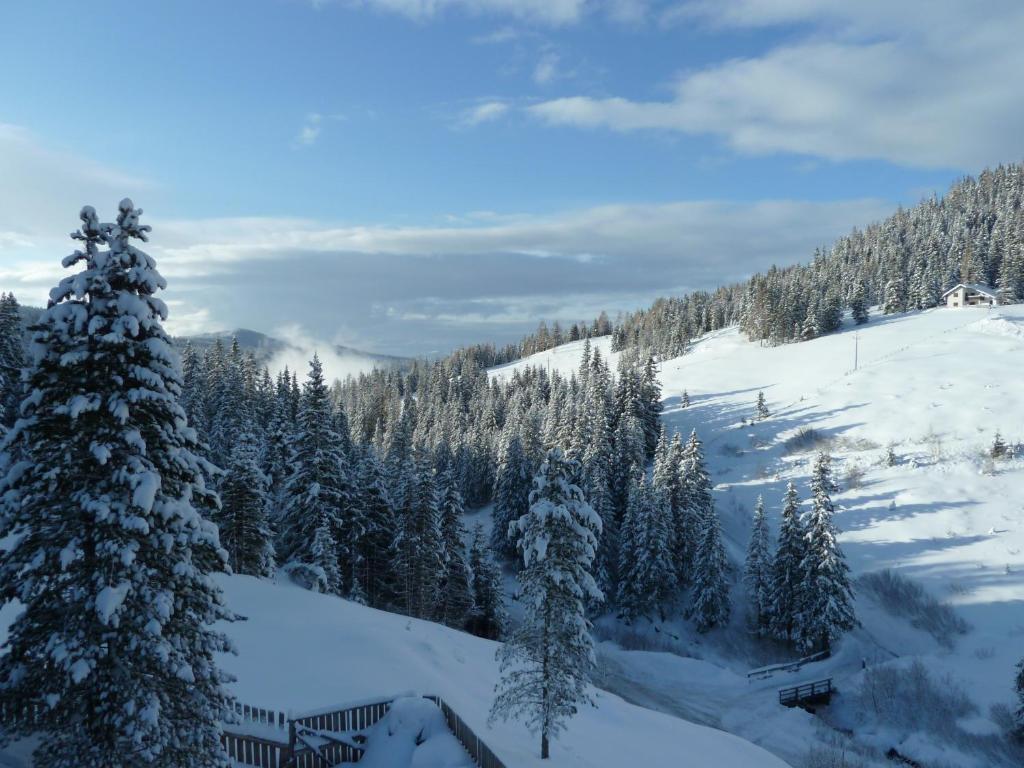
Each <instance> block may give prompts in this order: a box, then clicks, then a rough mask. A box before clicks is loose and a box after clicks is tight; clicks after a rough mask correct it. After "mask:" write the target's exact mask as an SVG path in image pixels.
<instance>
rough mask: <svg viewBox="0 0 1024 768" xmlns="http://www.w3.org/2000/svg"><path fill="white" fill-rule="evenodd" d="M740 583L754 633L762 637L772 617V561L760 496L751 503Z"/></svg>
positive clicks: (762, 502)
mask: <svg viewBox="0 0 1024 768" xmlns="http://www.w3.org/2000/svg"><path fill="white" fill-rule="evenodd" d="M743 582H744V584H745V585H746V587H747V599H748V600H749V601H750V620H751V624H752V625H753V627H754V631H756V632H757V634H759V635H765V634H767V632H768V631H769V624H770V617H771V585H772V562H771V554H770V552H769V542H768V519H767V517H766V516H765V513H764V499H762V498H761V497H760V496H758V497H757V502H756V503H755V504H754V521H753V525H752V526H751V530H750V544H749V545H748V546H747V562H746V569H745V570H744V573H743Z"/></svg>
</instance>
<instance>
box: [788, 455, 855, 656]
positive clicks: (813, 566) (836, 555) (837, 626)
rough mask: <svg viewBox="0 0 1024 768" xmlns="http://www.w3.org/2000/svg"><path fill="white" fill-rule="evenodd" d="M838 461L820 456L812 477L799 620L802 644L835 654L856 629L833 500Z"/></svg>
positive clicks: (805, 647) (805, 533) (806, 648)
mask: <svg viewBox="0 0 1024 768" xmlns="http://www.w3.org/2000/svg"><path fill="white" fill-rule="evenodd" d="M831 463H832V459H831V457H830V456H829V455H828V454H827V453H825V452H822V453H819V454H818V458H817V459H816V460H815V462H814V474H813V475H812V476H811V494H812V499H811V501H812V506H811V511H810V513H809V514H808V515H807V519H806V520H805V522H804V539H805V547H806V549H805V552H804V556H803V560H802V562H801V564H800V570H801V571H802V573H803V597H802V601H801V605H800V610H799V613H798V615H797V626H798V633H797V641H798V643H799V644H800V645H801V646H802V647H803V648H804V649H805V650H819V651H830V650H831V649H832V644H833V643H834V642H835V640H836V639H837V638H839V636H840V635H842V633H843V632H846V631H848V630H850V629H853V627H855V626H856V625H857V619H856V616H855V615H854V612H853V592H852V590H851V589H850V581H849V570H850V569H849V566H847V564H846V559H845V557H844V556H843V551H842V549H841V548H840V547H839V541H838V531H837V530H836V526H835V523H834V521H833V517H834V515H835V511H834V509H833V507H832V498H831V495H832V494H833V493H834V492H835V491H836V486H835V483H833V482H832V468H831Z"/></svg>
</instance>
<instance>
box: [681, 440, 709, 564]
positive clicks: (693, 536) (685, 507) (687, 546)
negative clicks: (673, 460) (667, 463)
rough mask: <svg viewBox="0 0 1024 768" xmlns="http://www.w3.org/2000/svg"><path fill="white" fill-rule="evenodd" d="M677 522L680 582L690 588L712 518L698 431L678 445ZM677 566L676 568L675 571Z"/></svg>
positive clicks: (707, 477)
mask: <svg viewBox="0 0 1024 768" xmlns="http://www.w3.org/2000/svg"><path fill="white" fill-rule="evenodd" d="M678 488H679V503H678V512H677V514H678V515H679V520H678V521H677V527H676V530H677V531H678V532H679V534H680V537H681V541H680V542H678V550H677V557H678V556H681V557H682V558H683V562H682V573H681V578H682V579H683V582H682V583H684V584H689V583H690V579H691V577H692V575H693V574H692V573H691V572H692V570H693V568H694V560H695V559H696V555H697V549H698V548H699V547H700V545H701V540H702V538H703V536H704V524H705V521H706V520H708V519H709V518H710V517H711V515H713V514H714V500H713V499H712V497H711V477H710V476H709V475H708V471H707V468H706V467H705V465H704V450H703V447H702V444H701V442H700V438H699V437H697V430H696V429H694V430H692V431H691V432H690V438H689V440H687V442H686V445H681V453H680V454H679V480H678ZM678 568H679V565H678V564H677V569H678Z"/></svg>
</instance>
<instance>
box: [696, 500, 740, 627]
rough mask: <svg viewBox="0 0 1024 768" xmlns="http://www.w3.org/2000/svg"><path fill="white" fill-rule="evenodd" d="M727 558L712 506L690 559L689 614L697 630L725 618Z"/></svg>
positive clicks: (728, 604) (728, 605)
mask: <svg viewBox="0 0 1024 768" xmlns="http://www.w3.org/2000/svg"><path fill="white" fill-rule="evenodd" d="M728 567H729V561H728V560H727V559H726V556H725V548H724V547H723V546H722V529H721V526H720V524H719V522H718V513H717V512H715V509H714V506H712V507H711V509H710V510H709V512H708V513H707V514H706V515H705V516H704V517H703V519H702V521H701V530H700V540H699V542H698V544H697V551H696V553H695V555H694V560H693V606H692V608H691V613H692V615H693V617H694V620H695V621H696V624H697V630H698V631H699V632H706V631H707V630H709V629H711V628H712V627H718V626H722V625H723V624H727V623H728V621H729V614H730V612H731V607H732V605H731V602H730V600H729V582H728V581H727V580H726V570H727V569H728Z"/></svg>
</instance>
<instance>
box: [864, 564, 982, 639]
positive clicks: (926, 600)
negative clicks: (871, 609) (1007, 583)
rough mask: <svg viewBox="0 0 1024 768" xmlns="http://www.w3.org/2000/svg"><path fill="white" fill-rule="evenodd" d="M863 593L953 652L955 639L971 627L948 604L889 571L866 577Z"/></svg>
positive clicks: (904, 577)
mask: <svg viewBox="0 0 1024 768" xmlns="http://www.w3.org/2000/svg"><path fill="white" fill-rule="evenodd" d="M857 586H858V588H859V589H860V591H862V592H868V593H870V594H871V595H873V596H874V597H875V599H877V600H878V602H879V604H880V605H881V606H882V607H883V608H884V609H885V610H886V611H887V612H889V613H891V614H892V615H893V616H899V617H901V618H905V619H908V620H909V621H910V623H911V625H912V626H914V627H917V628H918V629H922V630H924V631H925V632H927V633H928V634H930V635H931V636H932V637H934V638H935V639H936V641H938V643H939V644H940V645H942V646H943V647H945V648H952V647H953V644H954V638H955V636H956V635H965V634H967V633H968V632H969V631H970V629H971V625H970V624H968V623H967V622H966V621H964V619H963V618H961V617H960V616H958V615H957V613H956V611H955V610H954V609H953V608H952V607H951V606H949V605H946V604H945V603H940V602H939V601H938V600H936V599H935V598H934V597H932V596H931V595H930V594H928V592H927V591H925V589H924V587H922V586H921V585H920V584H917V583H916V582H914V581H911V580H910V579H908V578H907V577H906V576H901V575H900V574H899V573H896V572H895V571H891V570H889V569H886V570H882V571H875V572H874V573H866V574H864V575H863V576H861V577H860V578H859V579H858V580H857Z"/></svg>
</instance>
